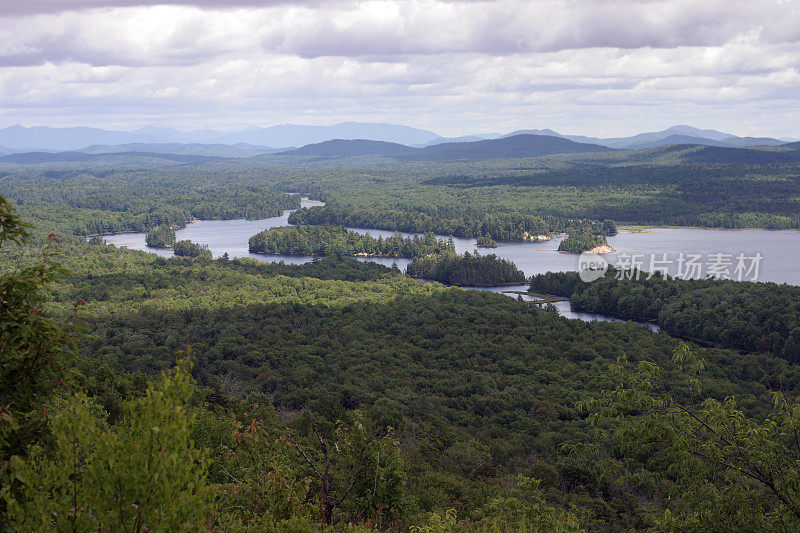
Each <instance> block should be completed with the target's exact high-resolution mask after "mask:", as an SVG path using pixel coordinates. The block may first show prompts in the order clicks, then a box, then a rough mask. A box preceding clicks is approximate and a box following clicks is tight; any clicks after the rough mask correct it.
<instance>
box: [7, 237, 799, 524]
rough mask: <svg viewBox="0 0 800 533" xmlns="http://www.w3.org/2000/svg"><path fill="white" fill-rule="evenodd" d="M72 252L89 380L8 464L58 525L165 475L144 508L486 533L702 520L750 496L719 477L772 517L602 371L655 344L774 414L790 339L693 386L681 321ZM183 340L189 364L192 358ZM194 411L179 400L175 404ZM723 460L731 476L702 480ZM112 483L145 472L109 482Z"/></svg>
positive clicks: (63, 304) (666, 357)
mask: <svg viewBox="0 0 800 533" xmlns="http://www.w3.org/2000/svg"><path fill="white" fill-rule="evenodd" d="M61 246H62V247H63V246H65V245H61ZM71 246H76V247H77V248H75V249H72V248H71ZM78 251H80V253H76V252H78ZM63 252H64V253H63V260H64V262H65V264H66V266H68V267H70V269H71V271H72V273H71V274H70V275H69V277H68V278H65V279H64V282H62V283H57V284H54V285H53V284H51V286H50V288H49V289H47V290H44V291H43V292H41V293H40V296H41V297H46V298H48V299H50V300H51V303H50V304H48V309H49V310H50V311H49V313H50V314H51V316H52V317H53V320H55V321H56V322H57V323H63V322H64V321H65V320H67V321H68V320H69V317H70V316H71V314H72V312H73V309H74V302H75V301H76V300H78V299H80V300H83V302H82V303H81V304H80V311H79V313H80V315H81V321H82V322H83V323H84V324H85V326H84V330H85V331H86V332H87V333H91V335H90V336H88V337H74V339H75V340H76V341H78V342H79V344H78V346H77V352H76V353H75V356H74V357H75V363H73V364H74V365H76V367H75V368H77V370H78V371H79V374H70V375H72V376H73V377H72V378H71V379H74V380H75V381H74V384H70V382H64V383H63V384H62V385H61V387H60V388H58V389H56V390H57V391H59V392H57V394H58V398H59V399H58V400H57V401H55V400H51V399H48V398H50V397H49V396H47V394H50V393H49V392H48V393H46V394H45V393H40V394H39V395H38V396H37V397H36V398H38V399H37V402H44V403H45V405H48V411H49V412H51V413H52V414H51V415H50V420H51V422H47V424H46V426H44V427H43V429H44V430H45V431H46V433H48V434H50V435H52V437H53V440H51V441H48V440H41V441H38V442H40V444H38V445H37V446H36V447H34V448H31V449H29V450H28V451H27V453H26V454H22V455H20V453H22V452H23V451H24V450H25V449H26V448H25V447H24V445H25V442H31V440H30V439H31V437H30V435H29V434H28V433H22V434H19V439H21V440H19V444H18V445H17V448H16V451H14V452H13V453H15V454H17V457H18V458H17V459H14V460H13V461H12V468H13V469H14V470H13V472H15V473H16V474H17V475H19V477H20V479H24V480H25V482H24V483H23V482H20V481H18V482H17V485H16V486H17V488H16V489H14V490H13V491H12V492H11V493H9V494H10V496H9V498H7V499H6V501H7V505H8V506H9V520H12V523H14V524H16V525H17V526H18V527H19V528H21V529H25V528H29V529H36V528H39V527H40V526H41V524H43V522H37V520H46V518H45V516H46V515H43V514H42V513H41V512H40V511H42V510H43V509H49V508H52V506H54V505H59V506H61V505H63V507H62V508H63V509H65V511H64V513H65V514H64V515H63V516H66V521H65V522H64V523H69V517H70V516H72V514H71V513H70V511H69V509H70V507H69V500H68V497H69V495H70V494H72V492H70V491H69V490H67V489H68V488H69V487H72V489H73V490H79V492H78V495H79V497H80V498H82V501H84V502H85V504H84V506H83V507H82V508H81V512H79V513H78V512H76V513H75V514H76V517H75V519H76V520H78V519H80V520H82V521H88V522H80V523H89V524H92V523H95V522H92V521H93V520H98V517H103V518H102V519H103V520H107V522H103V524H106V525H105V526H104V527H110V528H112V529H113V528H114V527H115V526H114V524H116V525H117V526H119V527H121V524H124V523H126V522H125V517H124V516H120V514H119V513H117V512H116V511H113V510H114V509H115V506H117V505H130V504H129V503H126V502H135V501H137V498H140V497H141V496H140V495H141V494H147V493H148V492H152V493H153V498H152V499H151V500H148V501H149V502H150V503H149V504H148V505H146V506H143V507H142V516H143V517H144V518H143V519H144V520H146V521H152V520H160V521H161V522H160V523H163V524H168V523H176V522H170V520H190V519H191V520H195V522H194V523H196V524H198V527H200V528H201V529H202V527H207V526H203V525H201V524H205V523H206V522H207V523H213V524H215V527H217V528H218V529H222V530H226V531H236V530H246V528H247V527H249V528H251V529H261V530H284V529H289V528H292V527H296V528H300V529H301V530H311V529H312V528H313V527H315V526H314V524H323V523H325V522H327V521H330V522H331V523H333V524H334V526H333V527H337V526H336V524H339V525H340V526H341V527H345V525H346V524H348V523H352V524H358V525H359V527H364V528H367V529H368V528H370V527H373V526H374V527H378V528H380V529H394V530H400V531H402V530H408V528H410V527H411V526H421V527H433V526H436V524H440V525H441V524H447V523H448V522H449V523H451V525H450V526H448V527H450V530H470V529H475V530H476V531H477V530H485V529H486V528H491V527H495V528H497V530H501V531H502V530H518V529H520V528H522V529H526V530H528V529H531V528H532V529H537V528H538V529H544V530H554V531H558V530H561V531H573V530H578V529H581V528H582V529H585V530H598V529H612V530H618V529H644V528H648V527H651V526H654V525H656V524H671V525H672V526H673V527H678V526H680V527H684V528H685V527H687V525H689V524H691V523H693V522H692V520H697V519H698V515H699V517H700V518H702V519H705V520H713V519H714V518H715V517H716V516H717V515H718V514H720V515H725V513H730V512H731V511H732V510H733V509H735V507H736V504H737V502H738V500H736V499H729V500H726V499H725V497H724V495H725V494H730V493H737V494H738V493H739V492H741V493H742V497H747V498H749V501H752V502H755V503H754V504H753V507H752V511H751V512H745V513H743V514H740V515H739V516H737V517H734V518H731V519H730V520H733V522H732V523H733V524H734V525H735V524H739V526H742V525H743V524H746V523H751V522H752V521H753V520H755V516H756V515H757V516H761V517H762V518H760V519H759V520H761V521H762V522H764V523H765V524H766V525H770V524H773V525H774V524H775V523H776V522H774V521H773V522H765V521H766V520H767V519H766V518H764V517H766V516H773V514H774V513H780V512H782V510H783V507H782V505H783V504H782V503H781V502H780V500H779V499H777V498H775V497H770V492H769V490H766V489H764V488H763V487H760V486H759V485H758V484H754V483H752V482H748V481H746V480H739V479H734V478H733V476H730V477H726V478H725V479H717V480H714V477H713V475H714V474H713V472H711V471H709V472H706V471H705V470H702V469H698V468H696V467H693V468H692V469H691V471H692V473H693V476H694V477H692V478H691V479H684V478H677V479H676V478H672V477H670V476H665V475H663V474H664V473H665V472H667V471H668V470H669V469H670V468H673V466H670V465H675V467H677V465H678V464H679V462H680V461H686V460H689V459H688V458H687V457H686V456H684V455H679V454H678V455H669V460H670V461H672V463H667V462H665V461H666V457H667V455H664V456H659V457H661V458H660V459H658V460H654V461H652V462H648V461H641V460H640V453H641V452H643V451H645V450H640V449H639V448H638V447H636V446H632V447H631V448H630V451H623V450H617V451H615V450H616V447H617V446H618V443H619V442H620V438H621V435H619V434H617V433H616V430H618V429H620V428H631V431H632V429H633V428H635V427H636V426H635V425H634V424H635V423H638V422H639V417H637V416H636V415H626V419H625V420H630V423H631V425H628V424H627V422H626V423H625V424H620V422H619V420H617V419H616V417H617V416H619V415H614V416H611V415H610V414H605V413H606V411H609V410H611V409H612V408H617V407H615V406H616V404H617V403H619V401H618V400H614V398H609V397H608V396H607V395H606V393H604V392H603V391H614V390H616V388H617V386H618V385H619V386H623V385H626V384H627V381H618V380H619V379H620V378H618V377H617V374H616V373H615V372H617V371H618V370H615V369H616V368H617V365H621V366H620V367H619V368H620V370H619V371H621V372H622V374H621V375H623V376H628V377H626V378H625V379H626V380H627V379H634V378H635V376H636V375H637V374H636V372H637V370H636V367H637V365H641V364H644V363H645V362H647V363H653V364H658V365H659V366H660V367H663V368H664V369H665V374H664V375H663V376H661V377H659V378H658V379H659V381H660V382H662V383H663V385H664V386H666V387H668V390H670V393H671V397H672V398H673V399H674V400H675V401H683V402H685V403H684V404H683V405H690V402H694V403H693V405H694V404H696V407H697V409H701V408H702V409H704V408H705V407H703V406H700V404H699V399H698V398H703V399H705V398H710V399H717V400H718V401H720V402H722V401H723V400H724V399H725V398H727V397H729V396H731V395H734V396H737V397H740V398H742V399H743V403H742V404H741V406H740V408H741V409H744V412H743V415H742V416H747V417H753V420H754V423H756V422H757V421H758V420H763V419H764V417H766V416H768V415H769V414H770V412H771V409H772V403H771V401H770V400H769V391H770V390H772V389H774V388H775V387H776V386H778V385H779V384H782V386H783V387H784V389H785V390H786V391H787V393H788V394H792V395H794V394H796V391H797V389H798V386H800V373H798V372H797V370H796V369H795V368H794V367H791V366H789V365H787V364H786V363H785V362H783V361H782V360H780V359H773V358H770V357H768V356H763V355H761V356H749V355H743V354H739V353H736V352H732V351H727V350H718V349H712V350H707V349H698V350H697V351H698V353H699V354H700V355H701V356H702V357H703V358H704V359H705V368H706V370H705V372H704V374H703V375H702V376H701V377H700V378H699V380H700V381H699V382H700V383H701V384H702V386H703V391H704V392H703V395H702V397H698V396H697V395H696V393H694V392H693V391H694V389H693V388H691V387H687V386H685V385H684V384H683V382H682V381H681V380H682V379H683V378H682V376H683V375H684V374H685V373H686V372H687V371H686V369H684V368H683V367H684V365H683V363H682V360H680V359H676V357H675V355H673V353H674V352H675V351H676V350H677V349H678V348H679V347H680V345H679V343H678V342H677V341H675V340H674V339H672V338H671V337H669V336H667V335H663V334H654V333H652V332H650V331H649V330H647V329H646V328H642V327H640V326H637V325H634V324H622V323H616V324H610V323H584V322H578V321H569V320H566V319H563V318H560V317H558V316H557V315H555V314H553V313H550V312H547V311H545V310H539V309H538V308H537V307H536V306H533V305H530V304H528V303H525V302H518V301H515V300H513V299H510V298H507V297H505V296H502V295H498V294H493V293H483V292H476V291H465V290H461V289H457V288H444V287H442V286H441V285H438V284H435V283H419V282H415V281H413V280H409V279H408V278H407V277H406V276H403V275H402V274H400V273H399V272H397V271H395V270H392V269H387V268H385V267H381V266H379V265H375V264H368V263H361V262H358V261H355V260H352V259H347V258H345V259H342V260H340V259H337V258H335V257H330V258H326V259H323V260H321V261H319V262H316V263H309V264H307V265H300V266H290V265H280V264H275V265H269V264H261V263H258V262H256V261H253V260H248V259H239V260H225V259H220V260H216V261H206V262H197V261H192V260H190V259H183V258H171V259H164V258H160V257H154V256H152V255H149V254H146V253H143V252H133V251H127V250H120V249H117V248H115V247H113V246H104V245H88V244H76V245H66V247H65V248H63ZM37 271H38V270H37V269H36V268H34V269H33V270H32V271H31V273H30V274H31V275H32V276H33V277H34V278H36V279H38V277H37V276H36V272H37ZM290 274H291V275H290ZM54 281H55V280H54ZM3 286H4V287H6V286H8V285H5V284H4V285H3ZM32 305H40V304H38V303H35V302H33V303H32ZM41 340H42V342H44V338H42V339H41ZM186 345H191V346H192V351H191V354H187V352H186V349H185V348H184V347H185V346H186ZM187 355H190V356H191V358H192V360H193V366H192V367H189V366H187V365H186V364H185V363H181V362H179V359H180V358H182V357H186V356H187ZM620 357H624V358H625V359H626V360H627V362H618V358H620ZM173 367H175V369H174V370H170V369H172V368H173ZM190 368H191V377H190V376H189V373H188V372H189V370H190ZM160 370H163V371H165V372H166V374H164V377H162V378H160V379H157V380H154V381H152V382H151V383H150V384H148V379H153V378H152V376H154V375H155V374H156V373H157V372H158V371H160ZM146 376H151V377H149V378H148V377H146ZM195 381H196V382H197V384H196V385H195V384H194V382H195ZM79 388H80V389H82V390H83V391H84V392H77V393H76V392H74V391H77V390H78V389H79ZM44 390H47V391H49V390H51V389H50V388H45V389H44ZM612 400H614V403H612ZM581 402H584V403H585V405H586V406H587V408H591V410H590V411H584V410H583V409H582V403H581ZM631 403H632V400H628V402H627V403H626V404H625V405H622V406H620V407H619V408H617V409H621V408H622V407H626V408H628V409H631V410H632V411H633V410H635V408H636V407H637V406H636V405H629V404H631ZM38 405H42V404H41V403H38V404H34V405H33V406H32V407H31V408H30V409H32V411H30V412H31V413H34V412H41V410H40V409H38V407H37V406H38ZM26 409H29V408H27V407H26ZM175 409H178V412H179V413H181V414H180V416H179V417H177V418H175V417H174V416H172V417H168V415H167V413H172V412H175ZM306 409H308V410H309V411H308V412H307V411H306ZM590 413H595V414H596V416H597V417H599V418H598V419H592V418H589V417H588V415H589V414H590ZM715 414H716V413H715V412H710V414H709V415H708V416H709V417H711V416H712V415H715ZM704 416H705V415H704ZM737 416H738V415H737ZM715 419H719V416H717V417H716V418H715ZM33 421H34V419H31V423H33ZM312 421H313V422H312ZM709 421H711V419H710V418H709ZM653 423H654V422H651V426H648V427H652V424H653ZM686 423H688V422H686ZM40 424H41V423H40ZM147 424H158V426H159V428H160V432H159V435H161V432H163V437H160V438H163V440H158V441H157V442H158V446H159V448H158V449H159V455H158V457H160V458H164V460H165V462H164V463H163V467H162V468H163V469H164V470H162V471H163V472H168V473H169V474H168V478H169V480H170V483H169V484H165V485H158V486H157V490H156V486H155V485H153V484H152V481H151V480H148V472H149V471H148V470H147V468H146V467H145V466H144V465H145V462H144V461H145V458H146V456H147V455H146V454H147V442H148V441H147V439H148V431H147V430H146V428H147V427H148V426H147ZM76 428H78V429H76ZM388 428H392V429H388ZM615 428H616V429H615ZM70 435H78V436H79V440H78V441H77V444H74V443H73V441H72V440H71V439H70V437H69V436H70ZM317 435H319V437H318V436H317ZM743 438H744V436H743ZM49 442H51V443H49ZM321 443H323V444H321ZM76 446H78V448H76ZM323 446H324V447H325V449H328V450H333V449H335V448H336V449H338V450H339V452H337V453H338V454H339V455H337V456H336V459H335V460H336V462H337V464H339V465H341V468H340V469H339V470H338V472H337V473H336V474H331V475H330V476H329V477H328V476H326V475H324V474H323V473H322V471H321V470H320V469H319V468H317V466H318V465H321V464H323V463H324V453H325V452H324V451H323ZM73 450H75V451H77V452H78V453H79V455H80V457H81V463H80V468H81V471H82V472H85V473H86V474H85V475H84V476H83V477H81V478H80V482H79V484H78V485H75V484H74V483H72V482H73V481H74V479H75V478H74V474H72V472H74V470H72V468H73V467H72V466H69V465H71V464H72V463H70V462H69V461H67V460H66V458H68V457H70V456H71V455H70V454H71V453H72V451H73ZM655 451H656V450H653V451H652V452H655ZM652 452H651V453H652ZM662 452H663V454H668V453H669V452H670V450H668V449H665V450H663V451H659V453H662ZM7 453H11V452H10V451H9V452H7ZM304 455H305V457H304ZM379 456H380V457H381V459H378V457H379ZM306 458H307V459H308V460H306ZM109 461H111V463H109ZM109 464H113V465H115V466H114V467H113V468H109V466H108V465H109ZM781 464H785V463H781ZM315 468H317V470H316V471H315ZM318 474H319V476H318ZM701 474H702V475H701ZM376 478H377V481H376ZM781 479H782V478H781ZM71 480H72V481H71ZM323 480H324V481H323ZM709 480H712V481H714V482H715V483H716V484H717V485H715V486H718V487H719V489H720V493H708V492H704V491H697V490H695V491H692V492H688V493H687V492H686V487H687V486H688V484H689V483H699V482H700V481H704V482H706V483H707V482H709ZM71 483H72V484H71ZM115 483H116V484H120V483H121V484H122V486H124V487H126V489H125V490H124V491H121V492H117V493H110V494H109V493H108V492H106V489H105V487H112V486H115ZM351 485H352V486H353V488H352V489H351V490H349V492H347V491H348V489H349V487H350V486H351ZM186 486H191V487H194V488H193V489H191V490H190V491H189V492H186V488H185V487H186ZM326 487H327V488H326ZM134 489H135V490H134ZM737 491H738V492H737ZM346 492H347V495H346V497H343V496H344V495H345V493H346ZM52 494H55V495H56V497H55V498H54V497H53V496H51V495H52ZM325 502H328V503H329V504H331V505H330V507H329V508H326V505H325ZM334 504H335V505H334ZM451 509H452V510H454V511H455V512H454V513H453V512H451V511H450V510H451ZM666 509H670V510H671V511H673V513H672V514H670V515H669V516H667V515H665V514H664V511H665V510H666ZM704 509H705V510H704ZM159 513H161V514H159ZM187 517H189V518H187ZM131 520H133V518H132V517H131ZM792 523H793V522H792ZM37 524H39V525H38V526H37ZM23 526H24V527H23ZM352 527H356V526H351V529H349V530H350V531H353V530H354V529H352ZM762 529H767V528H766V527H763V528H762ZM434 530H435V529H434Z"/></svg>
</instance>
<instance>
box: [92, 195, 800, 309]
mask: <svg viewBox="0 0 800 533" xmlns="http://www.w3.org/2000/svg"><path fill="white" fill-rule="evenodd" d="M301 205H302V206H303V207H313V206H320V205H324V203H323V202H317V201H314V200H309V199H308V198H303V199H302V201H301ZM291 212H292V211H291V210H287V211H284V212H283V215H281V216H279V217H272V218H267V219H263V220H199V221H197V222H194V223H193V224H189V225H188V226H187V227H185V228H183V229H179V230H176V231H175V237H176V238H177V239H178V240H186V239H189V240H191V241H193V242H197V243H200V244H207V245H208V248H209V250H211V253H212V254H213V255H214V257H220V256H221V255H222V254H224V253H227V254H228V256H229V257H230V258H231V259H233V258H235V257H252V258H255V259H258V260H259V261H266V262H278V261H283V262H285V263H288V264H301V263H305V262H308V261H310V260H311V257H307V256H282V255H263V254H251V253H250V252H249V251H248V249H247V245H248V240H249V239H250V237H251V236H253V235H255V234H256V233H258V232H259V231H263V230H265V229H268V228H275V227H280V226H286V225H288V221H287V219H288V218H289V214H290V213H291ZM350 229H352V230H353V231H357V232H358V233H362V234H366V233H369V234H370V235H372V236H373V237H378V236H383V237H384V238H385V237H388V236H391V235H392V234H393V232H391V231H385V230H375V229H372V230H364V229H357V228H350ZM403 235H404V236H409V235H410V234H408V233H404V234H403ZM563 238H564V236H557V237H556V238H554V239H553V240H550V241H543V242H533V243H520V242H501V243H499V244H500V247H499V248H494V249H480V248H478V250H479V251H480V253H482V254H488V253H493V254H495V255H497V256H498V257H501V258H504V259H510V260H511V261H513V262H514V263H515V264H516V265H517V267H519V269H520V270H522V271H523V272H525V275H526V276H532V275H534V274H541V273H545V272H550V271H553V272H565V271H575V270H576V269H577V266H578V259H577V256H576V255H573V254H562V253H558V252H557V251H556V250H557V248H558V244H559V243H560V242H561V240H563ZM103 239H104V240H105V241H106V242H107V243H108V244H114V245H116V246H125V247H127V248H130V249H134V250H145V251H148V252H152V253H156V254H158V255H161V256H164V257H171V256H172V251H171V250H161V249H154V248H148V247H147V245H146V244H145V234H144V233H118V234H115V235H106V236H104V237H103ZM453 241H454V243H455V246H456V251H457V252H458V253H464V252H465V251H473V250H475V249H476V247H475V239H465V238H454V239H453ZM608 244H609V245H611V247H613V248H614V250H615V252H614V253H611V254H607V255H605V256H604V257H605V259H606V260H607V261H608V262H609V263H611V264H615V265H620V264H623V265H624V264H625V263H626V262H629V261H631V258H632V257H633V256H636V257H637V258H638V259H639V260H640V261H642V265H643V266H642V268H643V269H644V270H648V265H649V263H650V260H651V256H655V258H656V259H658V260H663V259H666V263H665V264H664V266H666V267H667V268H668V270H669V272H670V273H671V274H675V273H676V270H677V259H678V256H679V254H681V253H683V254H686V255H701V256H702V258H703V259H702V260H701V263H702V264H703V265H706V264H707V262H708V261H707V260H708V258H709V256H712V255H713V254H717V253H723V254H727V255H728V256H731V260H732V261H733V264H735V258H736V256H737V255H739V254H744V255H745V256H746V257H748V258H750V257H754V256H755V255H756V254H760V255H761V256H762V259H761V261H760V263H759V268H758V270H759V271H758V281H773V282H776V283H788V284H792V285H800V232H792V231H766V230H738V231H725V230H703V229H692V228H653V229H648V230H644V231H641V232H632V231H620V233H619V234H618V235H615V236H613V237H608ZM665 254H666V256H665ZM359 259H360V260H362V261H374V262H376V263H381V264H384V265H386V266H392V265H394V264H396V265H397V267H398V268H400V270H403V271H404V270H405V268H406V266H407V265H408V263H409V262H410V260H409V259H402V258H398V259H388V258H359ZM731 271H733V265H732V266H731ZM748 279H749V278H748ZM481 289H482V290H490V291H492V292H503V291H508V290H524V289H525V286H524V285H520V286H518V287H493V288H489V289H486V288H481ZM512 296H514V297H516V295H512ZM523 298H525V299H530V297H528V296H523ZM555 305H556V307H557V308H558V309H559V312H560V313H561V314H562V315H563V316H566V317H568V318H580V319H582V320H610V318H609V317H605V316H602V315H593V314H591V313H576V312H573V311H571V310H570V309H569V302H559V303H556V304H555Z"/></svg>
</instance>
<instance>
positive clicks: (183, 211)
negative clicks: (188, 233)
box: [0, 161, 300, 235]
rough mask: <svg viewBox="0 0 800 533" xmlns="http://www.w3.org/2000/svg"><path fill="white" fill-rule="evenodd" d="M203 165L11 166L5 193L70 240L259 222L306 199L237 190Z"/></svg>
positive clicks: (251, 186) (40, 224) (1, 189)
mask: <svg viewBox="0 0 800 533" xmlns="http://www.w3.org/2000/svg"><path fill="white" fill-rule="evenodd" d="M198 169H199V167H191V166H183V165H175V164H173V163H169V162H162V163H161V164H158V163H155V164H154V166H152V167H148V166H147V165H145V164H144V163H142V162H141V161H137V162H136V163H134V164H131V165H125V164H118V165H117V166H115V167H111V168H109V167H108V166H106V165H105V164H103V163H96V164H93V163H81V164H78V167H77V168H76V166H75V165H71V164H53V165H30V166H17V165H15V166H14V168H8V167H7V168H4V169H3V170H4V178H3V181H2V184H0V194H4V195H5V196H6V197H8V198H9V199H11V200H13V201H14V202H15V203H17V204H18V205H20V206H22V208H23V209H24V210H25V211H26V215H27V216H29V217H30V218H32V219H33V220H34V222H35V225H36V226H37V228H42V229H43V228H47V229H48V230H51V231H54V232H58V233H61V234H63V235H73V234H74V235H93V234H104V233H117V232H123V231H147V230H149V229H151V228H153V227H155V226H158V225H161V224H165V225H167V226H171V227H183V226H185V225H186V224H187V223H189V222H190V221H192V220H194V219H200V220H210V219H234V218H248V219H258V218H265V217H271V216H278V215H280V214H281V212H282V211H283V210H284V209H292V208H297V207H299V204H300V198H299V197H298V196H295V195H286V194H283V193H281V192H277V191H275V190H274V189H272V188H271V187H269V186H265V185H264V184H263V182H261V183H243V182H244V181H245V180H246V178H238V179H237V180H236V182H237V183H238V185H236V186H231V183H230V181H229V180H228V179H221V177H220V175H218V174H214V175H205V174H204V173H203V172H199V171H198Z"/></svg>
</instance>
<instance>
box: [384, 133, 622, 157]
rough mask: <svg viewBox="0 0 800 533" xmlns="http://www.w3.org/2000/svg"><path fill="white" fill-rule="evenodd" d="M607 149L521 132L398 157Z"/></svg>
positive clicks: (529, 154) (519, 154)
mask: <svg viewBox="0 0 800 533" xmlns="http://www.w3.org/2000/svg"><path fill="white" fill-rule="evenodd" d="M611 150H612V149H611V148H608V147H606V146H600V145H598V144H587V143H578V142H575V141H571V140H569V139H563V138H560V137H552V136H548V135H531V134H523V135H514V136H512V137H503V138H500V139H487V140H483V141H473V142H457V143H444V144H436V145H433V146H428V147H426V148H419V149H417V150H416V151H415V152H413V153H410V154H404V155H400V156H398V159H402V160H405V161H456V160H473V161H475V160H485V159H502V158H523V157H538V156H543V155H552V154H578V153H587V152H610V151H611Z"/></svg>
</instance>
